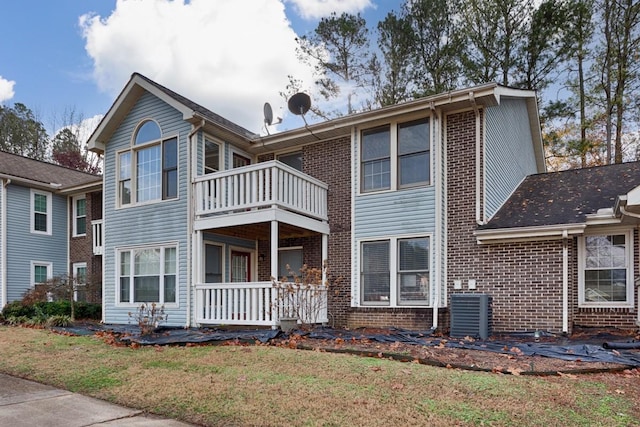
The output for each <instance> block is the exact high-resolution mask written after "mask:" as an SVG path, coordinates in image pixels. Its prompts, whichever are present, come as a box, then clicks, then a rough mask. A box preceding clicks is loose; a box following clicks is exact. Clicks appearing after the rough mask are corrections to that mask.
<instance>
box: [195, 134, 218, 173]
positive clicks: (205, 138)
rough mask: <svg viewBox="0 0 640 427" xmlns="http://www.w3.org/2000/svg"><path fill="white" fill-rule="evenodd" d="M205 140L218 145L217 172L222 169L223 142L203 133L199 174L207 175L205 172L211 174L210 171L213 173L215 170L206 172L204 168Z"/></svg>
mask: <svg viewBox="0 0 640 427" xmlns="http://www.w3.org/2000/svg"><path fill="white" fill-rule="evenodd" d="M207 141H209V142H211V143H213V144H216V145H217V146H218V172H221V171H222V170H223V169H224V164H223V163H224V161H223V160H224V143H223V142H222V141H220V140H218V139H217V138H214V137H212V136H209V135H206V134H205V135H204V136H203V138H202V144H201V145H202V168H201V170H200V175H207V174H211V173H215V172H207V171H206V170H205V164H206V156H205V154H206V144H207Z"/></svg>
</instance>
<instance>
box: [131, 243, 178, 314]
mask: <svg viewBox="0 0 640 427" xmlns="http://www.w3.org/2000/svg"><path fill="white" fill-rule="evenodd" d="M118 285H119V291H118V295H119V301H120V302H121V303H131V304H137V303H143V302H157V303H161V304H170V303H176V302H177V299H176V293H177V289H176V288H177V248H176V246H161V247H153V248H138V249H124V250H120V251H118Z"/></svg>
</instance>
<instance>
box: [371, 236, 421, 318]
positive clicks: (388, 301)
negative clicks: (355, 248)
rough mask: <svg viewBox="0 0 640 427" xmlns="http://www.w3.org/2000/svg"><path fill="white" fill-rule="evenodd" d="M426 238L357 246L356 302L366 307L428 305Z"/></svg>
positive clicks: (384, 241)
mask: <svg viewBox="0 0 640 427" xmlns="http://www.w3.org/2000/svg"><path fill="white" fill-rule="evenodd" d="M429 253H430V248H429V237H424V236H420V237H411V238H395V237H394V238H391V239H388V240H377V241H366V242H361V244H360V302H361V303H362V305H366V306H390V307H397V306H426V305H428V304H429V291H430V282H429V271H430V268H429V262H430V261H429V260H430V255H429Z"/></svg>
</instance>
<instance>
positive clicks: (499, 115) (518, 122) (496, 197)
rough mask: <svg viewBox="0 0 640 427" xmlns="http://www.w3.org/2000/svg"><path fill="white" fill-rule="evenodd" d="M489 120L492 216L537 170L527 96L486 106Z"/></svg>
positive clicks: (487, 197) (487, 200) (489, 214)
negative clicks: (525, 178) (526, 178)
mask: <svg viewBox="0 0 640 427" xmlns="http://www.w3.org/2000/svg"><path fill="white" fill-rule="evenodd" d="M485 124H486V129H485V159H484V164H485V183H484V188H485V216H486V218H487V219H489V218H491V217H492V216H493V215H494V214H495V213H496V212H497V210H498V209H499V208H500V206H502V204H503V203H504V202H505V201H506V200H507V198H508V197H509V196H510V195H511V193H512V192H513V191H514V190H515V189H516V187H517V186H518V184H520V182H521V181H522V180H523V179H524V177H525V176H527V175H530V174H534V173H536V172H537V170H536V158H535V153H534V150H533V142H532V137H531V128H530V124H529V115H528V112H527V105H526V101H525V100H522V99H504V98H503V99H502V100H501V102H500V105H498V106H495V107H488V108H487V109H486V118H485Z"/></svg>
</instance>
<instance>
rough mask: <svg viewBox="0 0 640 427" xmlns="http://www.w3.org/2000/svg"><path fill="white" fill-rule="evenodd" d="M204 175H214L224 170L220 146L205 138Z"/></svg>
mask: <svg viewBox="0 0 640 427" xmlns="http://www.w3.org/2000/svg"><path fill="white" fill-rule="evenodd" d="M203 151H204V173H205V174H208V173H214V172H218V171H219V170H222V168H221V167H220V144H218V143H217V142H214V141H212V140H211V139H209V138H204V142H203Z"/></svg>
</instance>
